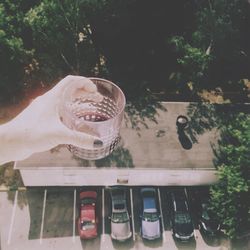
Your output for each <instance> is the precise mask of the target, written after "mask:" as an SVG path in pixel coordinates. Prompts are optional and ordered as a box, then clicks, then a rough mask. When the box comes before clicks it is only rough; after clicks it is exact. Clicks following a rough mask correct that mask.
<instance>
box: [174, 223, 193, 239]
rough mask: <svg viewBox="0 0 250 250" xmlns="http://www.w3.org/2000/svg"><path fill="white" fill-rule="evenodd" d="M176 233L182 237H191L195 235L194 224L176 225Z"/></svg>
mask: <svg viewBox="0 0 250 250" xmlns="http://www.w3.org/2000/svg"><path fill="white" fill-rule="evenodd" d="M174 231H175V233H177V234H179V235H180V236H189V235H191V234H192V233H193V231H194V227H193V224H192V223H183V224H175V228H174Z"/></svg>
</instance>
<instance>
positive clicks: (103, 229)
mask: <svg viewBox="0 0 250 250" xmlns="http://www.w3.org/2000/svg"><path fill="white" fill-rule="evenodd" d="M104 198H105V197H104V188H103V189H102V234H105V203H104Z"/></svg>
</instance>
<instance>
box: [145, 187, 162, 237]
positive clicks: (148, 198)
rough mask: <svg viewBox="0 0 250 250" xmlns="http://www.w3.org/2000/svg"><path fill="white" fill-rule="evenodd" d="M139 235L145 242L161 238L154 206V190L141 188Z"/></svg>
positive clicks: (158, 218)
mask: <svg viewBox="0 0 250 250" xmlns="http://www.w3.org/2000/svg"><path fill="white" fill-rule="evenodd" d="M141 198H142V215H141V235H142V238H144V239H147V240H155V239H158V238H160V237H161V229H160V216H159V212H158V209H157V205H156V191H155V189H154V188H142V189H141Z"/></svg>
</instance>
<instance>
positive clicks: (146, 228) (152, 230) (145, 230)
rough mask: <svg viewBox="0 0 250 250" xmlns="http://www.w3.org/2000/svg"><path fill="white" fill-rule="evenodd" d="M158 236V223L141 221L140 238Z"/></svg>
mask: <svg viewBox="0 0 250 250" xmlns="http://www.w3.org/2000/svg"><path fill="white" fill-rule="evenodd" d="M159 235H160V221H159V220H157V221H153V222H150V221H145V220H143V221H142V236H143V237H146V238H147V237H148V238H154V237H158V236H159Z"/></svg>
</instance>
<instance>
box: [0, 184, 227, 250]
mask: <svg viewBox="0 0 250 250" xmlns="http://www.w3.org/2000/svg"><path fill="white" fill-rule="evenodd" d="M156 188H157V192H158V207H159V210H160V211H161V212H162V221H161V227H162V237H161V239H160V240H157V241H154V242H148V241H145V240H142V238H141V237H140V220H139V214H140V212H139V209H138V207H139V202H140V196H139V187H130V188H129V189H128V192H127V194H128V208H129V213H130V214H131V224H132V229H133V237H132V238H131V239H130V240H128V241H127V242H125V243H118V242H114V241H112V240H111V238H110V220H109V218H108V217H109V215H110V214H111V202H110V195H109V188H104V187H93V189H95V190H96V191H97V192H98V201H97V207H98V211H97V212H98V216H99V222H100V223H99V237H97V238H96V239H94V240H85V241H81V240H80V238H79V236H78V233H77V229H76V219H77V217H78V202H79V200H78V196H79V191H80V188H47V189H44V188H32V189H28V190H27V191H13V192H1V193H0V225H1V249H2V250H33V249H43V250H44V249H46V250H47V249H48V250H50V249H51V250H57V249H58V250H59V249H60V250H69V249H70V250H71V249H72V250H81V249H84V250H88V249H90V250H97V249H108V250H112V249H138V250H140V249H169V250H175V249H177V250H178V249H188V250H194V249H197V250H199V249H200V250H204V249H205V250H210V249H211V250H222V249H228V248H227V247H226V246H227V244H228V242H227V240H226V239H225V238H224V237H223V236H221V237H218V238H215V239H214V240H213V241H211V240H210V241H209V240H208V239H206V238H205V237H204V236H202V235H201V234H200V232H199V230H198V229H197V228H196V230H195V240H193V241H191V242H190V243H186V244H180V243H178V242H176V241H174V240H173V237H172V233H171V223H170V219H169V192H170V188H166V187H159V188H158V187H156ZM83 189H84V188H83ZM194 219H195V218H194Z"/></svg>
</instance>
